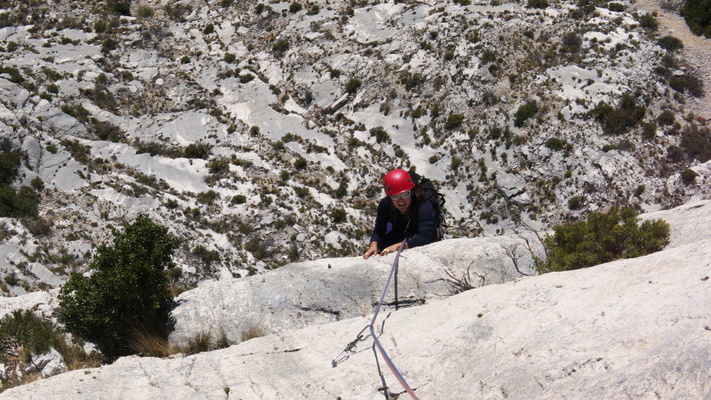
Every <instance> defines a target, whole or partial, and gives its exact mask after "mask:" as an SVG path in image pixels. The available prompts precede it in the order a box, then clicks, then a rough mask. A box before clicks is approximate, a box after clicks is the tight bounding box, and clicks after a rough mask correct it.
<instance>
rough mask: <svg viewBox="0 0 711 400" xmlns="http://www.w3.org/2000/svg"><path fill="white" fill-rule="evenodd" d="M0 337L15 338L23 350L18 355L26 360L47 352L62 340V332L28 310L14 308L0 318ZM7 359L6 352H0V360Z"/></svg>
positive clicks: (4, 360)
mask: <svg viewBox="0 0 711 400" xmlns="http://www.w3.org/2000/svg"><path fill="white" fill-rule="evenodd" d="M0 337H1V338H12V339H15V340H17V342H19V343H18V344H20V345H22V351H23V352H24V354H20V356H21V357H22V358H24V359H26V360H27V359H30V358H32V357H33V356H36V355H41V354H45V353H48V352H49V350H50V349H51V348H52V347H55V348H56V347H59V346H58V343H60V342H62V341H63V340H64V334H63V332H62V331H61V330H60V329H59V328H58V327H57V326H55V325H54V324H53V323H52V322H50V321H47V320H44V319H42V318H40V317H39V316H37V315H35V314H34V313H32V312H31V311H28V310H15V311H13V312H12V313H11V314H8V315H5V316H4V317H3V318H2V319H1V320H0ZM7 361H8V360H7V353H5V352H0V362H7Z"/></svg>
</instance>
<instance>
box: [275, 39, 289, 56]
mask: <svg viewBox="0 0 711 400" xmlns="http://www.w3.org/2000/svg"><path fill="white" fill-rule="evenodd" d="M287 50H289V41H288V40H286V39H279V40H277V41H276V42H274V43H272V52H273V53H275V55H276V56H278V57H281V56H282V55H284V53H286V51H287Z"/></svg>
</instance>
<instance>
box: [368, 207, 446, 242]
mask: <svg viewBox="0 0 711 400" xmlns="http://www.w3.org/2000/svg"><path fill="white" fill-rule="evenodd" d="M408 223H409V226H408ZM434 224H435V209H434V206H433V205H432V203H430V201H429V200H425V201H424V202H422V204H420V206H419V208H418V210H417V215H416V216H414V217H412V218H410V217H408V216H407V215H402V214H400V211H398V210H397V209H396V208H395V207H394V206H393V205H392V200H390V198H389V197H385V198H384V199H382V200H380V203H379V204H378V215H377V216H376V217H375V228H374V229H373V234H372V235H371V236H370V242H371V243H372V242H378V249H379V250H383V249H384V248H386V247H388V246H391V245H393V244H395V243H400V242H402V241H403V240H405V234H407V237H408V238H409V239H408V240H407V246H408V247H417V246H424V245H426V244H430V243H432V239H433V238H434Z"/></svg>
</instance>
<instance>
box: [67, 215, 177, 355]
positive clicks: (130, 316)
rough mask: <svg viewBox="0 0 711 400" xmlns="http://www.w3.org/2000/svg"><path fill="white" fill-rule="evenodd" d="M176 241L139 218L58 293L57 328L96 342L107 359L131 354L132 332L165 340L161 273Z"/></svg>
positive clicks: (167, 298)
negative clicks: (88, 272)
mask: <svg viewBox="0 0 711 400" xmlns="http://www.w3.org/2000/svg"><path fill="white" fill-rule="evenodd" d="M178 244H179V241H178V239H177V238H176V237H174V236H173V235H171V234H169V233H168V228H165V227H162V226H159V225H156V224H155V223H153V222H152V221H151V220H150V219H149V218H148V217H147V216H145V215H139V216H138V217H137V218H136V220H135V221H134V222H133V223H130V224H128V223H127V224H125V225H124V231H123V232H119V233H117V232H115V233H114V241H113V244H108V243H106V242H104V243H102V244H101V245H100V246H99V248H98V249H97V256H96V257H95V258H94V259H93V260H92V262H91V264H90V265H89V269H90V270H91V271H92V274H91V275H90V276H89V277H85V276H83V275H80V274H77V273H73V274H72V276H71V278H70V279H69V281H67V283H66V284H65V285H64V286H63V287H62V288H61V290H60V293H59V305H60V307H61V308H62V312H61V314H60V316H59V319H60V321H61V322H63V323H64V324H65V326H66V327H67V329H68V330H69V331H71V332H72V333H74V334H75V335H77V336H79V337H82V338H85V339H88V340H90V341H92V342H95V343H96V344H97V345H98V347H99V349H100V350H101V351H102V352H103V353H104V354H105V355H106V356H108V357H111V358H114V357H117V356H121V355H126V354H131V352H132V350H131V349H130V347H129V344H130V340H131V338H132V336H133V332H135V331H136V330H141V331H145V332H148V333H150V334H153V335H154V336H156V337H163V338H167V337H168V334H169V333H170V330H171V329H172V321H171V318H170V314H169V313H170V307H171V304H172V297H171V294H170V290H169V289H170V282H169V280H168V277H167V275H166V273H165V271H166V270H169V269H171V268H173V267H175V264H174V263H173V261H172V260H171V257H172V253H173V250H175V249H176V248H177V247H178Z"/></svg>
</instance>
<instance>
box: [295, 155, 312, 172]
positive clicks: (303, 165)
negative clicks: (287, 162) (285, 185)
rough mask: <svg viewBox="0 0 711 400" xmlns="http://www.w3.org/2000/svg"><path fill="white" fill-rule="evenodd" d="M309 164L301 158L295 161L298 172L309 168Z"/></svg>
mask: <svg viewBox="0 0 711 400" xmlns="http://www.w3.org/2000/svg"><path fill="white" fill-rule="evenodd" d="M308 165H309V164H308V162H307V161H306V159H305V158H304V157H301V156H299V157H298V158H297V159H296V160H295V161H294V168H296V169H297V170H303V169H305V168H306V167H307V166H308Z"/></svg>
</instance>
